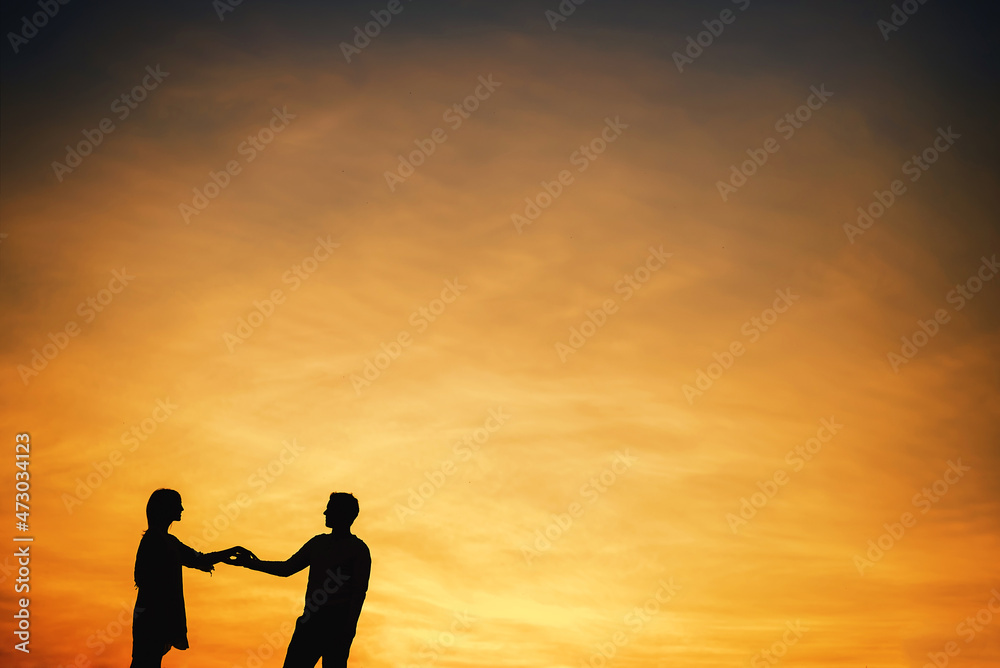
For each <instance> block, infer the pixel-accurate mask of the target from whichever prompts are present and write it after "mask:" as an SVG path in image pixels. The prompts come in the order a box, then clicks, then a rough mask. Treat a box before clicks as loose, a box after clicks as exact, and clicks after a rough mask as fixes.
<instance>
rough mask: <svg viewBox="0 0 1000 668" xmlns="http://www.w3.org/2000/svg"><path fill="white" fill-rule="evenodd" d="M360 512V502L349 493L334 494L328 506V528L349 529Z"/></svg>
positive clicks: (325, 513) (326, 512)
mask: <svg viewBox="0 0 1000 668" xmlns="http://www.w3.org/2000/svg"><path fill="white" fill-rule="evenodd" d="M358 512H360V507H359V506H358V500H357V499H355V498H354V495H353V494H348V493H347V492H334V493H333V494H331V495H330V501H329V502H328V503H327V504H326V511H325V512H324V513H323V514H324V515H326V526H328V527H330V528H331V529H349V528H350V526H351V525H352V524H354V520H355V519H356V518H357V516H358Z"/></svg>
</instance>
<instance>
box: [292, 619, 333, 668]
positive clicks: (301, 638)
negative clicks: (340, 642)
mask: <svg viewBox="0 0 1000 668" xmlns="http://www.w3.org/2000/svg"><path fill="white" fill-rule="evenodd" d="M322 639H323V638H322V628H321V627H320V625H319V624H316V623H315V618H310V619H306V617H305V616H302V617H299V618H298V620H297V621H296V622H295V632H294V633H293V634H292V639H291V641H289V643H288V651H287V652H286V653H285V663H284V664H282V668H315V666H316V662H317V661H319V657H320V656H321V655H322V654H323V646H322Z"/></svg>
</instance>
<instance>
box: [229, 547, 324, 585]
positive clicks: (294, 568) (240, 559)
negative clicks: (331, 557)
mask: <svg viewBox="0 0 1000 668" xmlns="http://www.w3.org/2000/svg"><path fill="white" fill-rule="evenodd" d="M308 548H309V543H306V544H305V545H303V546H302V548H301V549H300V550H299V551H298V552H296V553H295V554H293V555H292V556H290V557H289V558H288V559H286V560H285V561H262V560H260V559H257V558H256V557H254V556H253V555H252V554H239V555H237V556H236V557H235V558H234V559H232V560H231V561H230V562H229V563H231V564H233V565H234V566H242V567H244V568H249V569H250V570H252V571H260V572H261V573H267V574H269V575H277V576H278V577H281V578H287V577H288V576H289V575H294V574H296V573H298V572H299V571H301V570H302V569H304V568H306V567H308V566H309V549H308Z"/></svg>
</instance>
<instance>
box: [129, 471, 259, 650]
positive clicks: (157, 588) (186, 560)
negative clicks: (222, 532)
mask: <svg viewBox="0 0 1000 668" xmlns="http://www.w3.org/2000/svg"><path fill="white" fill-rule="evenodd" d="M183 510H184V507H183V506H182V505H181V495H180V494H178V493H177V492H175V491H174V490H172V489H158V490H156V491H155V492H153V493H152V494H151V495H150V497H149V501H148V502H147V503H146V520H147V521H148V522H149V528H148V529H147V530H146V531H145V532H144V533H143V535H142V540H140V541H139V549H138V551H137V552H136V555H135V586H136V587H137V588H138V589H139V593H138V596H137V597H136V601H135V612H134V613H133V615H132V667H131V668H160V662H161V661H162V659H163V655H164V654H166V653H167V652H168V651H170V648H171V647H176V648H177V649H187V648H188V641H187V616H186V614H185V612H184V583H183V579H182V576H181V566H187V567H188V568H197V569H198V570H202V571H205V572H207V573H211V572H212V570H213V569H214V568H215V564H217V563H219V562H220V561H225V560H226V559H228V558H229V557H231V556H236V555H238V554H244V553H249V550H246V549H245V548H241V547H231V548H229V549H228V550H223V551H221V552H210V553H208V554H202V553H201V552H198V551H197V550H194V549H192V548H190V547H188V546H187V545H185V544H184V543H182V542H181V541H179V540H178V539H177V538H176V537H175V536H173V535H171V534H169V533H167V529H168V528H169V527H170V524H171V523H172V522H175V521H180V519H181V511H183Z"/></svg>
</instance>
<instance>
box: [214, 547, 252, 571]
mask: <svg viewBox="0 0 1000 668" xmlns="http://www.w3.org/2000/svg"><path fill="white" fill-rule="evenodd" d="M222 560H223V561H224V562H226V563H227V564H229V565H231V566H244V567H246V566H249V565H250V564H252V563H254V562H255V561H260V560H259V559H258V558H257V555H255V554H254V553H253V552H251V551H250V550H248V549H246V548H245V547H240V546H239V545H237V546H235V547H231V548H229V549H228V550H224V551H223V552H222Z"/></svg>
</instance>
